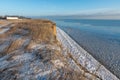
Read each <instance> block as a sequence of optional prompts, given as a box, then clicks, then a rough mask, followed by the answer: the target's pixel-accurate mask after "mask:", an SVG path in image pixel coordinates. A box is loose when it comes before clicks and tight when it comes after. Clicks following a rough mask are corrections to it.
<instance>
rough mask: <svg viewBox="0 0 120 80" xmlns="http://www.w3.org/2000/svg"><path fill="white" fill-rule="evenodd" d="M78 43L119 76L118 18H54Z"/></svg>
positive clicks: (119, 37) (119, 25)
mask: <svg viewBox="0 0 120 80" xmlns="http://www.w3.org/2000/svg"><path fill="white" fill-rule="evenodd" d="M55 22H56V23H57V26H59V27H60V28H62V29H63V30H64V31H65V32H67V33H68V34H69V35H70V36H71V37H72V38H73V39H74V40H75V41H76V42H77V43H78V44H80V45H81V46H82V47H83V48H84V49H86V50H87V51H88V52H90V53H91V55H93V57H95V58H96V59H97V60H98V61H100V62H101V63H102V64H103V65H105V67H106V68H108V69H109V70H110V71H112V72H113V73H114V74H115V75H117V76H118V77H119V78H120V20H71V19H63V20H62V19H61V20H55Z"/></svg>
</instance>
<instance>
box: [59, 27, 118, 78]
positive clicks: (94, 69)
mask: <svg viewBox="0 0 120 80" xmlns="http://www.w3.org/2000/svg"><path fill="white" fill-rule="evenodd" d="M57 39H58V40H59V41H60V42H61V44H62V45H63V47H64V48H65V49H67V50H68V52H70V54H71V55H72V57H73V60H74V62H75V63H76V64H77V65H79V66H81V67H83V68H85V69H86V70H87V71H88V72H90V73H91V74H93V75H96V76H98V77H99V78H100V79H101V80H119V79H118V78H117V77H116V76H115V75H114V74H112V73H111V72H110V71H109V70H108V69H106V68H105V67H104V66H103V65H102V64H100V63H99V62H98V61H97V60H96V59H95V58H93V57H92V56H91V55H90V54H89V53H88V52H87V51H86V50H84V49H83V48H82V47H81V46H79V45H78V44H77V43H76V42H75V41H74V40H73V39H72V38H70V37H69V36H68V35H67V33H65V32H64V31H63V30H61V29H60V28H59V27H57ZM63 55H64V56H65V55H66V54H63ZM83 74H84V73H83Z"/></svg>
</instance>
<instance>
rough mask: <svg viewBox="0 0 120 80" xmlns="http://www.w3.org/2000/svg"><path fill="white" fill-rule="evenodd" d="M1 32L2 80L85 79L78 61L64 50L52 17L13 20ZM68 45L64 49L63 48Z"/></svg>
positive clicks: (0, 61) (0, 76)
mask: <svg viewBox="0 0 120 80" xmlns="http://www.w3.org/2000/svg"><path fill="white" fill-rule="evenodd" d="M10 22H11V23H13V24H12V25H11V26H10V30H9V31H7V32H5V33H4V34H0V80H84V79H86V77H85V76H84V75H83V74H82V73H81V72H79V70H78V67H77V65H76V63H75V62H74V61H73V60H72V59H71V58H69V56H66V57H64V56H63V55H62V54H63V53H67V50H66V49H64V48H62V45H61V44H60V43H59V42H58V41H57V40H56V37H55V35H54V34H53V29H52V25H53V24H54V23H52V22H51V21H46V20H45V21H44V20H22V21H10ZM63 49H64V50H63Z"/></svg>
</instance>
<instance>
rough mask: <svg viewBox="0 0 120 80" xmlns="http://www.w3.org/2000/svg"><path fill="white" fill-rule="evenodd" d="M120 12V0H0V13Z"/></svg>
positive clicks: (41, 14) (72, 13)
mask: <svg viewBox="0 0 120 80" xmlns="http://www.w3.org/2000/svg"><path fill="white" fill-rule="evenodd" d="M93 13H99V14H100V13H111V14H115V13H120V0H0V15H22V16H46V15H74V14H93Z"/></svg>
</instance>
